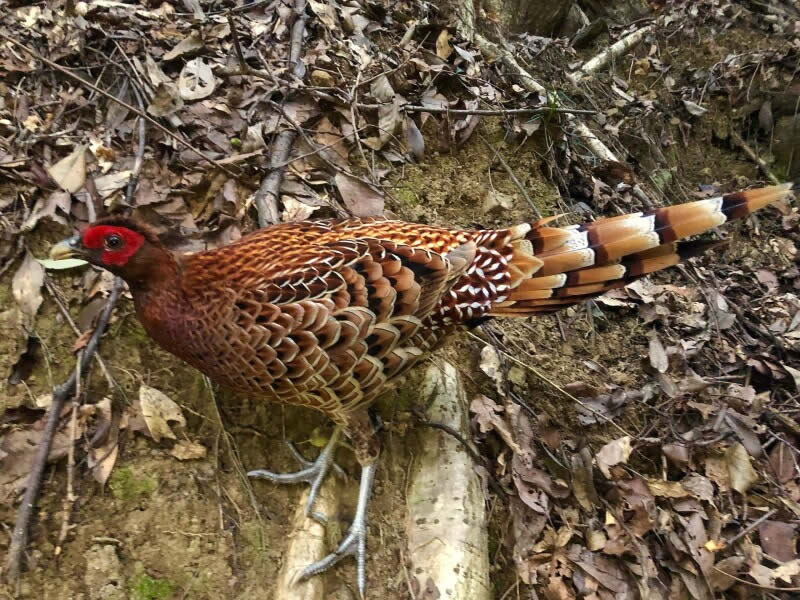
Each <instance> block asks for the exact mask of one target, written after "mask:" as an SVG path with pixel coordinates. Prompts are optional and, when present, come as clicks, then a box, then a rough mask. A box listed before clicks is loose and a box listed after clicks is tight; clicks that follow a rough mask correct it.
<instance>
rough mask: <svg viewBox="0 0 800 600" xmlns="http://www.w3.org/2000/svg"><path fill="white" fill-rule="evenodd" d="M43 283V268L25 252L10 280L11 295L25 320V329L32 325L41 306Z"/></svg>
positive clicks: (31, 255)
mask: <svg viewBox="0 0 800 600" xmlns="http://www.w3.org/2000/svg"><path fill="white" fill-rule="evenodd" d="M43 283H44V267H43V266H42V265H40V264H39V262H38V261H37V260H36V259H35V258H34V257H33V254H31V253H30V252H26V253H25V258H24V259H23V260H22V264H21V265H20V266H19V268H18V269H17V271H16V272H15V273H14V277H13V279H12V280H11V293H12V295H13V296H14V300H15V301H16V303H17V305H18V306H19V307H20V309H21V310H22V313H23V315H24V316H25V318H26V321H27V324H26V326H27V327H30V326H31V325H32V324H33V319H34V317H36V313H37V312H38V311H39V307H40V306H41V305H42V301H43V299H42V284H43Z"/></svg>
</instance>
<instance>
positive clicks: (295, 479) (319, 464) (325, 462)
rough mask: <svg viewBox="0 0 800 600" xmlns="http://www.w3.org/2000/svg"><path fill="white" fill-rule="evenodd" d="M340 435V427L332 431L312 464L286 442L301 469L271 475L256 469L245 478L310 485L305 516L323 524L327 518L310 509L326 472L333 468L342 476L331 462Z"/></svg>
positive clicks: (337, 466) (336, 466) (341, 472)
mask: <svg viewBox="0 0 800 600" xmlns="http://www.w3.org/2000/svg"><path fill="white" fill-rule="evenodd" d="M341 433H342V430H341V428H340V427H336V428H335V429H334V430H333V433H332V434H331V439H330V440H328V443H327V444H326V445H325V447H324V448H323V449H322V452H320V453H319V456H318V457H317V458H316V460H314V461H313V462H312V461H309V460H306V459H305V458H304V457H303V455H302V454H300V453H299V452H298V451H297V448H295V447H294V445H293V444H292V443H291V442H286V444H287V445H288V446H289V450H291V451H292V454H293V455H294V457H295V459H297V462H299V463H300V464H301V465H302V467H303V468H302V469H300V470H299V471H296V472H294V473H273V472H272V471H267V470H264V469H256V470H254V471H249V472H248V473H247V476H248V477H253V478H255V479H269V480H270V481H274V482H275V483H302V482H305V483H310V484H311V491H310V492H309V493H308V500H307V501H306V507H305V509H306V516H307V517H308V516H311V517H313V518H314V519H316V520H317V521H319V522H320V523H323V524H324V523H326V522H327V517H326V516H325V515H322V514H320V513H316V512H313V511H312V510H311V509H312V507H313V506H314V502H315V501H316V499H317V494H318V493H319V488H320V486H321V485H322V482H323V481H324V480H325V476H326V475H327V474H328V471H329V470H330V469H331V467H333V469H334V470H335V471H336V472H337V473H338V474H340V475H344V472H343V471H342V469H341V468H340V467H339V465H337V464H336V463H335V462H333V457H334V453H335V451H336V446H337V444H338V443H339V437H340V436H341Z"/></svg>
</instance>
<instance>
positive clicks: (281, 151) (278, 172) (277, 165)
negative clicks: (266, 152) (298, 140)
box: [254, 129, 297, 227]
mask: <svg viewBox="0 0 800 600" xmlns="http://www.w3.org/2000/svg"><path fill="white" fill-rule="evenodd" d="M295 137H297V134H296V133H295V131H294V129H286V130H284V131H281V132H280V133H279V134H278V136H277V138H276V139H275V144H274V145H273V147H272V153H271V154H270V171H269V173H268V174H267V176H266V177H265V178H264V179H263V180H262V181H261V186H260V187H259V188H258V191H257V192H256V194H255V199H254V202H255V205H256V209H257V210H258V226H259V227H266V226H267V225H271V224H273V223H278V222H279V221H280V219H281V216H280V213H279V212H278V198H279V194H280V188H281V179H283V172H284V171H285V170H286V165H287V164H288V162H287V159H288V158H289V153H290V152H291V151H292V144H294V139H295Z"/></svg>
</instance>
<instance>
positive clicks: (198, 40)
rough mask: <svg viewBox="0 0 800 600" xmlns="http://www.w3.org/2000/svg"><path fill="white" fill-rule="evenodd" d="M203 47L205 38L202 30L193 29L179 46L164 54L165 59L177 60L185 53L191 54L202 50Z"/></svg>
mask: <svg viewBox="0 0 800 600" xmlns="http://www.w3.org/2000/svg"><path fill="white" fill-rule="evenodd" d="M202 47H203V38H202V36H201V35H200V31H198V30H195V31H192V32H191V33H190V34H189V35H188V36H186V37H185V38H183V39H182V40H181V41H180V42H179V43H178V45H177V46H175V47H174V48H173V49H172V50H170V51H169V52H167V53H166V54H165V55H164V60H166V61H170V60H175V59H176V58H178V57H179V56H183V55H184V54H190V53H193V52H196V51H198V50H200V49H201V48H202Z"/></svg>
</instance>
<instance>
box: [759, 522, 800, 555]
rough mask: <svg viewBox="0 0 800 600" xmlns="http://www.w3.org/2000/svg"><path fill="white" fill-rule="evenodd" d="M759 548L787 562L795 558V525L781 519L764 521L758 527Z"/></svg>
mask: <svg viewBox="0 0 800 600" xmlns="http://www.w3.org/2000/svg"><path fill="white" fill-rule="evenodd" d="M758 537H759V539H760V540H761V548H762V549H763V550H764V552H766V553H767V554H769V555H770V556H771V557H772V558H776V559H778V560H779V561H781V562H789V561H791V560H794V559H796V558H797V551H796V550H795V548H796V547H797V534H796V533H795V526H794V525H792V524H791V523H784V522H782V521H764V522H763V523H762V524H761V525H760V526H759V527H758Z"/></svg>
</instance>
